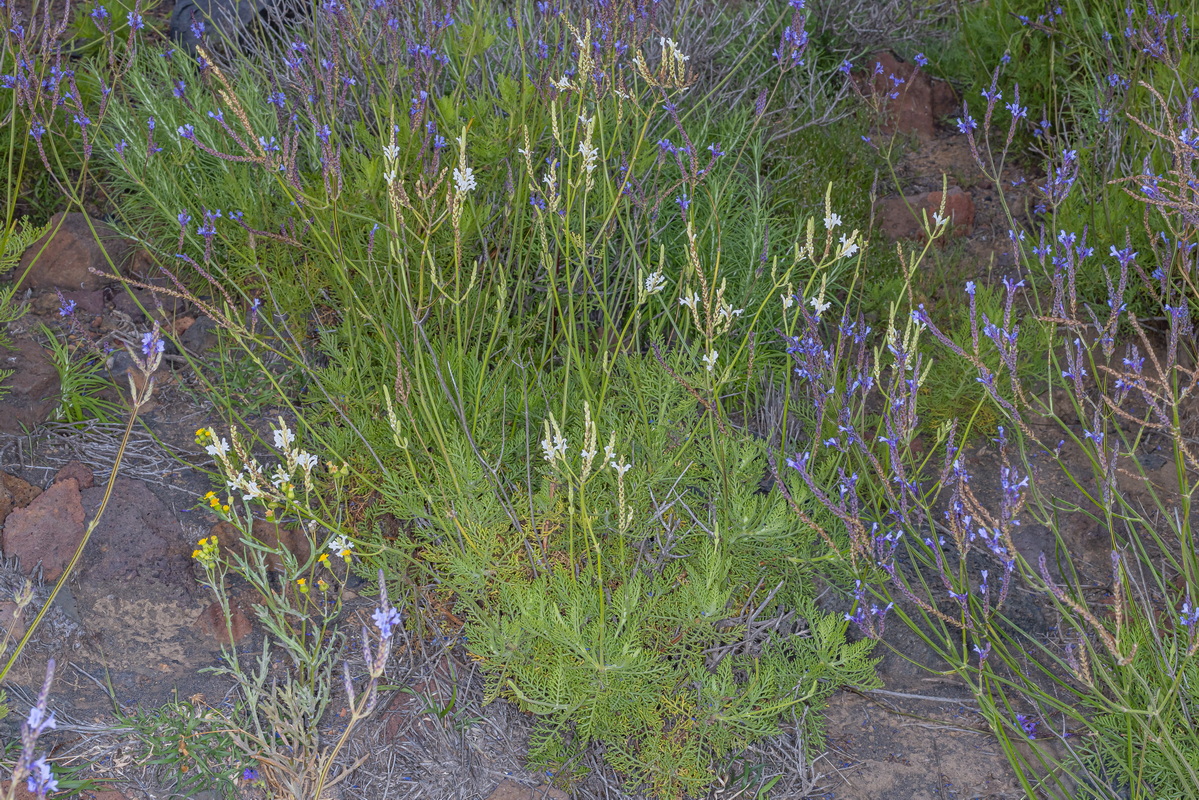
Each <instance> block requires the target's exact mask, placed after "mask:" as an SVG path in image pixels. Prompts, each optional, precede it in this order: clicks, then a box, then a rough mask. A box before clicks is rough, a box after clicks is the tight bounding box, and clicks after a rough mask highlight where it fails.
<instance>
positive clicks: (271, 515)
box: [266, 508, 275, 519]
mask: <svg viewBox="0 0 1199 800" xmlns="http://www.w3.org/2000/svg"><path fill="white" fill-rule="evenodd" d="M266 518H267V519H274V518H275V509H273V508H268V509H267V510H266Z"/></svg>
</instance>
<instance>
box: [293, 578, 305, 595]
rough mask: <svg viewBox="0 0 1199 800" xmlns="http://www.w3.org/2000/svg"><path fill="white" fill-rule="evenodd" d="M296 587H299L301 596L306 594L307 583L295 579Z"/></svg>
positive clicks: (301, 579) (302, 579)
mask: <svg viewBox="0 0 1199 800" xmlns="http://www.w3.org/2000/svg"><path fill="white" fill-rule="evenodd" d="M296 586H298V587H299V589H300V593H301V594H308V581H307V580H306V579H304V578H297V579H296Z"/></svg>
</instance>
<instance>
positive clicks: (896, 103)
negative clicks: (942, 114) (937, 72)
mask: <svg viewBox="0 0 1199 800" xmlns="http://www.w3.org/2000/svg"><path fill="white" fill-rule="evenodd" d="M875 65H881V66H882V70H881V71H880V72H877V73H876V71H875V69H876V67H875ZM891 76H895V78H897V79H899V80H901V81H902V83H900V84H899V85H898V86H896V85H895V83H894V82H893V81H892V80H891ZM855 78H856V80H857V82H858V86H859V87H860V88H861V89H862V91H863V92H865V93H866V94H868V95H873V96H875V97H881V98H883V99H884V100H885V101H886V102H885V114H884V118H883V120H882V121H881V124H882V129H883V130H884V131H885V132H887V133H894V132H899V133H914V134H916V135H917V136H919V137H920V138H921V139H931V138H933V136H934V135H935V134H936V119H935V117H934V115H933V104H932V100H933V89H932V84H931V82H930V81H929V78H928V76H927V75H925V74H924V73H923V72H919V71H917V69H916V66H915V65H914V64H909V63H907V62H906V61H900V60H899V59H897V58H896V57H895V56H894V54H892V53H889V52H880V53H875V54H874V55H873V56H872V57H871V58H870V59H868V60H867V61H866V69H865V70H864V71H863V72H860V73H857V74H856V75H855ZM891 92H898V94H899V96H898V97H897V98H895V99H894V100H892V99H890V97H889V95H890V93H891Z"/></svg>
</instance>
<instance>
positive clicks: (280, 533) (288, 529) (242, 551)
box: [209, 519, 312, 572]
mask: <svg viewBox="0 0 1199 800" xmlns="http://www.w3.org/2000/svg"><path fill="white" fill-rule="evenodd" d="M250 532H251V535H252V536H253V538H254V539H255V540H256V541H257V542H258V543H259V544H261V545H263V546H264V547H268V548H270V549H272V550H283V549H286V550H287V551H288V552H290V553H291V554H292V555H293V556H295V559H296V561H298V562H299V563H301V564H303V563H304V562H305V561H307V560H308V556H309V555H311V552H312V545H311V543H310V542H309V541H308V535H307V534H305V533H304V531H303V530H301V529H300V528H299V527H296V526H285V525H280V524H278V523H276V522H267V521H266V520H264V519H256V520H254V524H253V527H252V528H251V529H250ZM209 535H210V536H215V537H216V538H217V541H218V542H220V545H221V549H222V550H228V551H233V552H236V553H237V554H238V555H240V556H242V557H243V558H249V549H248V548H247V547H246V546H245V544H244V543H243V542H242V538H243V535H242V532H241V531H240V530H238V529H237V528H236V527H234V526H233V525H231V524H230V523H228V522H218V523H217V524H216V525H214V526H213V527H212V530H211V531H209ZM266 565H267V568H268V569H271V570H273V571H275V572H282V571H283V558H282V557H281V556H279V555H277V554H275V553H268V554H267V557H266Z"/></svg>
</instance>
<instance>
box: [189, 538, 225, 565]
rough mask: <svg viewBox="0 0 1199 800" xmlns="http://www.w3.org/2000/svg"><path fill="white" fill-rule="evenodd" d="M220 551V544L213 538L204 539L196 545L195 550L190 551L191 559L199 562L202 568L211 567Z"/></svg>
mask: <svg viewBox="0 0 1199 800" xmlns="http://www.w3.org/2000/svg"><path fill="white" fill-rule="evenodd" d="M220 549H221V543H220V542H219V541H218V540H217V538H216V537H215V536H209V537H205V538H203V539H201V540H200V541H199V542H198V543H197V544H196V549H195V550H193V551H192V558H194V559H195V560H196V561H199V562H200V563H201V564H202V565H203V566H204V567H212V566H213V565H214V564H216V560H217V556H218V554H219V553H220Z"/></svg>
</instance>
